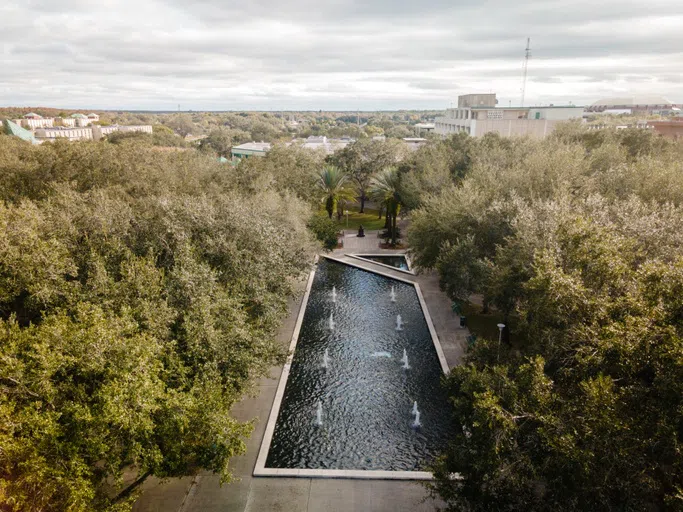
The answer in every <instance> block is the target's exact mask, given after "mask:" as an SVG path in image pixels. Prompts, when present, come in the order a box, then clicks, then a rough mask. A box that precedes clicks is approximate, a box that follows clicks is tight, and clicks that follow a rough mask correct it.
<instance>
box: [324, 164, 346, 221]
mask: <svg viewBox="0 0 683 512" xmlns="http://www.w3.org/2000/svg"><path fill="white" fill-rule="evenodd" d="M316 190H317V192H318V196H319V197H320V202H321V203H323V204H324V205H325V210H326V211H327V215H328V216H329V218H330V219H331V218H332V215H333V214H334V212H335V210H336V209H337V205H338V203H339V202H340V201H347V200H348V201H353V199H354V193H353V190H351V189H350V188H349V187H348V176H347V175H346V174H345V173H344V172H343V171H341V170H340V169H338V168H336V167H333V166H329V165H328V166H326V167H324V168H323V169H322V170H321V171H320V173H319V175H318V181H317V183H316Z"/></svg>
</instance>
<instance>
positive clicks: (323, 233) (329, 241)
mask: <svg viewBox="0 0 683 512" xmlns="http://www.w3.org/2000/svg"><path fill="white" fill-rule="evenodd" d="M308 229H310V230H311V231H312V232H313V234H314V235H315V237H316V239H318V240H319V241H320V242H322V244H323V247H324V248H325V249H327V250H328V251H331V250H332V249H334V248H335V247H337V243H338V239H337V235H338V233H339V226H338V225H337V222H336V221H334V220H332V219H330V218H329V217H328V216H327V215H324V214H320V213H319V214H316V215H314V216H313V217H312V218H311V220H310V221H309V222H308Z"/></svg>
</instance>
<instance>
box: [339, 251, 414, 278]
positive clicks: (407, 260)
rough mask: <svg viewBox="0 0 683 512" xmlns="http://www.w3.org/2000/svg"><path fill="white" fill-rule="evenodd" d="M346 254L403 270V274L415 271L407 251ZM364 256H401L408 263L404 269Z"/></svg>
mask: <svg viewBox="0 0 683 512" xmlns="http://www.w3.org/2000/svg"><path fill="white" fill-rule="evenodd" d="M346 255H347V256H348V257H350V258H356V259H357V260H361V261H365V262H367V263H372V264H374V265H380V266H382V267H385V268H388V269H390V270H395V271H397V272H403V273H404V274H409V275H411V276H414V275H415V271H414V270H413V269H412V268H411V267H412V265H411V264H410V258H409V257H408V253H405V252H396V253H389V252H384V253H370V252H364V253H357V252H355V253H346ZM365 256H380V257H385V258H386V257H388V256H403V257H404V258H405V259H406V264H407V265H408V270H405V269H403V268H398V267H393V266H391V265H387V264H386V263H380V262H379V261H376V260H371V259H369V258H366V257H365ZM326 257H327V256H326ZM378 273H379V272H378Z"/></svg>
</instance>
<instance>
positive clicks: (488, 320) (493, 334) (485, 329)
mask: <svg viewBox="0 0 683 512" xmlns="http://www.w3.org/2000/svg"><path fill="white" fill-rule="evenodd" d="M481 310H482V307H481V306H479V305H478V304H471V303H469V304H463V305H462V312H463V315H465V316H466V317H467V328H468V329H469V330H470V332H471V333H472V334H476V336H477V338H486V339H488V340H497V339H498V325H497V324H499V323H503V315H502V314H500V313H498V312H496V311H491V312H489V313H486V314H484V313H482V312H481Z"/></svg>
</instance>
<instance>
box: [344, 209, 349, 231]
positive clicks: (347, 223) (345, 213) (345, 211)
mask: <svg viewBox="0 0 683 512" xmlns="http://www.w3.org/2000/svg"><path fill="white" fill-rule="evenodd" d="M344 215H346V227H347V228H348V227H349V211H348V210H344Z"/></svg>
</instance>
